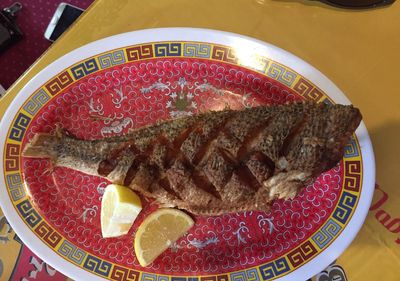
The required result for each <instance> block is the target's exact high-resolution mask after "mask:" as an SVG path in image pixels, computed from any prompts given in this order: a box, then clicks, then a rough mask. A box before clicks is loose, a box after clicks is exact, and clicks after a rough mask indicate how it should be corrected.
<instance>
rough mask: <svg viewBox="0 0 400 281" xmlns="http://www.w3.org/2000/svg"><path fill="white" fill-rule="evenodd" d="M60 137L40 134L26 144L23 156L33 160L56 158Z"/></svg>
mask: <svg viewBox="0 0 400 281" xmlns="http://www.w3.org/2000/svg"><path fill="white" fill-rule="evenodd" d="M60 141H61V138H60V136H59V135H57V134H56V135H50V134H44V133H39V134H36V135H35V136H34V137H33V138H32V140H31V141H30V142H29V143H27V144H26V146H25V148H24V150H23V152H22V156H24V157H31V158H52V159H53V158H55V157H56V156H57V153H56V147H57V145H58V144H59V143H60Z"/></svg>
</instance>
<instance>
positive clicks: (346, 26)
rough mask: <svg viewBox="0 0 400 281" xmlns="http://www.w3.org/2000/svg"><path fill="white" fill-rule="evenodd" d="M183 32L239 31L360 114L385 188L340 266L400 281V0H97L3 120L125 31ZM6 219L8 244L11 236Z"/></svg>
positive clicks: (5, 270)
mask: <svg viewBox="0 0 400 281" xmlns="http://www.w3.org/2000/svg"><path fill="white" fill-rule="evenodd" d="M177 26H178V27H183V26H184V27H202V28H211V29H219V30H224V31H230V32H235V33H240V34H244V35H248V36H251V37H254V38H257V39H260V40H263V41H265V42H269V43H272V44H274V45H276V46H279V47H280V48H283V49H285V50H287V51H289V52H291V53H293V54H295V55H297V56H299V57H300V58H302V59H304V60H306V61H307V62H309V63H310V64H312V65H313V66H315V67H316V68H318V69H319V70H320V71H321V72H323V73H324V74H325V75H326V76H328V77H329V78H330V79H331V80H332V81H333V82H334V83H335V84H336V85H337V86H338V87H339V88H341V89H342V90H343V91H344V92H345V93H346V95H347V97H348V98H349V99H350V100H351V101H352V102H353V103H354V104H356V105H357V106H358V107H359V108H360V109H361V111H362V113H363V116H364V122H365V123H366V126H367V128H368V131H369V133H370V136H371V139H372V142H373V146H374V150H375V156H376V166H377V181H378V182H379V183H380V187H379V188H378V189H377V190H376V193H375V196H374V202H373V206H372V210H371V211H370V213H369V215H368V218H367V221H366V223H365V225H364V227H363V228H362V230H361V232H360V233H359V235H358V236H357V238H356V240H355V241H354V242H353V243H352V245H351V246H350V247H349V248H348V249H347V250H346V251H345V253H344V254H343V255H342V256H341V257H340V258H339V259H338V260H337V262H336V264H338V265H340V266H341V268H343V270H344V271H345V274H346V276H347V279H348V280H386V281H390V280H393V281H395V280H396V281H397V280H399V278H400V217H399V216H400V207H399V205H398V203H399V199H398V198H400V191H399V189H398V185H399V184H398V182H399V181H398V178H399V176H398V175H399V172H398V171H400V153H399V152H400V148H399V145H398V144H399V143H400V95H399V93H398V92H399V90H398V88H399V87H398V80H397V79H398V78H397V75H398V73H399V71H398V67H399V65H400V52H399V50H400V36H399V35H400V32H399V27H400V2H399V1H397V2H396V3H394V4H393V5H392V6H390V7H385V8H379V9H372V10H361V11H354V10H342V9H337V8H332V7H329V6H326V5H324V4H321V3H319V2H315V1H294V0H282V1H278V0H275V1H266V0H234V1H232V0H213V1H212V0H202V1H187V0H152V1H140V0H119V1H111V0H98V1H96V2H95V3H94V4H93V5H92V6H91V7H90V8H89V9H88V11H87V12H86V13H84V14H83V16H82V17H81V18H80V19H79V20H78V21H77V22H76V23H75V24H74V25H73V26H72V27H71V29H70V30H69V31H68V32H66V33H65V34H64V35H63V36H62V37H61V38H60V39H59V40H58V41H57V42H56V43H54V44H53V45H52V47H51V48H50V49H49V50H48V51H47V52H46V53H45V54H44V55H43V56H42V57H41V58H40V59H39V60H38V61H37V62H36V63H35V64H34V65H33V66H32V67H31V68H30V69H29V70H28V71H27V72H26V73H25V74H24V75H23V76H22V77H21V78H20V79H19V80H18V81H17V82H16V83H15V84H14V85H13V86H12V87H11V88H10V89H9V90H8V92H7V94H6V96H5V97H4V98H3V99H2V100H1V101H0V118H1V116H2V115H3V114H4V112H5V110H6V108H7V106H8V104H9V103H10V102H11V101H12V99H13V98H15V96H16V95H17V94H18V92H19V90H20V89H21V88H22V87H23V86H24V85H25V84H26V83H27V82H28V81H29V79H31V78H32V77H33V76H34V75H35V74H37V73H38V72H39V71H40V70H41V69H43V68H44V67H45V66H47V65H48V64H49V63H51V62H52V61H54V60H55V59H57V58H59V57H60V56H62V55H63V54H66V53H67V52H69V51H71V50H73V49H75V48H77V47H79V46H82V45H84V44H86V43H89V42H91V41H94V40H97V39H100V38H104V37H107V36H110V35H114V34H118V33H122V32H127V31H133V30H138V29H145V28H155V27H177ZM1 217H2V215H1V214H0V238H1V236H7V235H8V236H10V233H8V232H7V229H6V228H7V225H6V224H4V223H2V220H1ZM7 245H9V246H8V247H11V246H10V245H12V243H9V244H7ZM0 247H2V244H1V243H0ZM4 247H5V246H4ZM4 247H3V248H0V249H1V251H0V260H1V259H5V258H4V254H3V253H5V249H4ZM7 251H8V250H7ZM11 252H12V250H11V251H10V252H9V253H10V255H9V256H8V258H10V256H11ZM13 254H14V253H13ZM10 266H11V265H7V264H4V261H3V262H2V264H0V280H8V278H9V276H10V274H11V273H10V270H12V269H10ZM341 268H340V267H338V266H333V267H332V268H330V269H329V270H328V271H327V272H326V273H323V274H322V275H320V276H319V277H317V278H316V279H317V280H342V279H334V275H335V274H337V276H340V270H341ZM1 269H2V270H1ZM1 272H2V273H1ZM329 274H330V275H331V277H329ZM323 275H324V276H323ZM327 278H330V279H327ZM337 278H339V277H337ZM27 280H30V279H27ZM343 280H344V279H343Z"/></svg>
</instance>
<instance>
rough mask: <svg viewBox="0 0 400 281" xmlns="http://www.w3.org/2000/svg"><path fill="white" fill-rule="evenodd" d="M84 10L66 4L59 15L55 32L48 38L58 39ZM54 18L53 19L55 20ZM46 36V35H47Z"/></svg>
mask: <svg viewBox="0 0 400 281" xmlns="http://www.w3.org/2000/svg"><path fill="white" fill-rule="evenodd" d="M83 12H84V10H81V9H79V8H76V7H74V6H70V5H65V6H64V9H63V11H62V13H61V15H60V16H59V17H58V20H57V24H56V25H55V26H52V27H54V30H53V32H52V33H51V35H50V37H48V39H49V40H50V41H56V40H57V39H58V37H60V36H61V34H63V33H64V31H66V30H67V28H68V27H69V26H70V25H71V24H73V23H74V21H75V20H77V19H78V18H79V16H80V15H81V14H82V13H83ZM53 20H54V17H53V19H52V20H51V21H52V22H53ZM45 37H46V36H45Z"/></svg>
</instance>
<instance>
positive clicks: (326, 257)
mask: <svg viewBox="0 0 400 281" xmlns="http://www.w3.org/2000/svg"><path fill="white" fill-rule="evenodd" d="M159 41H199V42H207V43H215V44H221V45H225V46H232V47H238V46H245V47H246V48H255V49H257V51H258V52H260V53H263V54H265V55H266V56H268V57H270V58H271V59H273V60H274V61H277V62H279V63H281V64H283V65H285V66H287V67H290V68H291V69H293V70H294V71H296V72H297V73H299V74H301V75H302V76H304V77H306V78H307V79H309V80H310V81H311V82H312V83H314V84H315V85H318V87H319V88H320V89H321V90H322V91H324V92H325V93H326V94H327V95H328V96H329V97H330V98H332V99H333V100H334V101H335V102H337V103H341V104H350V101H349V100H348V99H347V98H346V96H345V95H344V93H343V92H342V91H341V90H340V89H339V88H338V87H337V86H336V85H335V84H334V83H333V82H332V81H331V80H329V79H328V78H327V77H326V76H325V75H324V74H322V73H321V72H320V71H319V70H317V69H316V68H315V67H313V66H311V65H310V64H308V63H307V62H305V61H304V60H302V59H300V58H298V57H297V56H295V55H293V54H291V53H289V52H287V51H285V50H283V49H281V48H279V47H276V46H274V45H272V44H269V43H265V42H263V41H260V40H257V39H254V38H251V37H247V36H243V35H239V34H235V33H230V32H224V31H218V30H212V29H201V28H185V27H173V28H154V29H144V30H138V31H132V32H127V33H122V34H118V35H114V36H110V37H107V38H104V39H100V40H97V41H94V42H92V43H89V44H87V45H84V46H82V47H80V48H78V49H75V50H73V51H71V52H69V53H67V54H65V55H64V56H62V57H60V58H59V59H57V60H56V61H54V62H53V63H51V64H50V65H48V66H47V67H46V68H44V69H43V70H42V71H41V72H39V73H38V74H37V75H36V76H35V77H34V78H32V79H31V80H30V81H29V82H28V83H27V84H26V85H25V86H24V87H23V88H22V89H21V91H20V92H19V93H18V95H17V96H16V98H14V99H13V101H12V102H11V104H10V105H9V107H8V109H7V111H6V112H5V114H4V116H3V118H2V120H1V122H0V132H7V131H8V128H9V125H7V124H10V123H11V122H12V120H13V118H14V115H15V113H16V112H17V110H18V109H19V108H20V107H21V106H22V104H23V103H24V102H25V100H26V99H27V98H28V97H29V95H31V94H32V93H33V91H35V90H37V89H38V88H39V87H40V86H41V85H43V84H44V83H45V82H46V81H48V80H49V79H50V78H51V77H53V76H55V75H56V74H57V73H59V72H60V71H62V70H64V69H65V68H67V67H69V66H71V65H73V64H74V63H77V62H79V61H81V60H83V59H85V58H88V57H91V56H94V55H97V54H99V53H103V52H105V51H108V50H112V49H117V48H122V47H124V46H129V45H135V44H140V43H147V42H159ZM356 135H357V138H358V141H359V145H360V149H361V152H362V158H363V179H362V191H361V194H360V198H359V202H358V206H357V208H356V210H355V211H354V214H353V216H352V217H351V219H350V221H349V223H348V224H347V226H346V227H345V228H344V229H343V231H342V233H341V234H340V235H339V237H337V238H336V239H335V240H334V241H333V242H332V243H331V245H329V246H328V247H327V248H326V249H325V250H324V251H322V252H321V253H319V254H318V256H316V257H314V258H313V259H311V260H310V261H309V262H307V263H305V264H304V265H302V266H301V267H299V268H298V269H296V270H294V271H292V272H290V273H288V274H287V275H285V276H283V277H281V278H279V279H276V280H279V281H289V280H302V279H304V280H305V279H307V278H311V277H312V276H314V275H316V274H318V273H319V272H320V271H321V270H323V269H324V268H325V267H327V266H328V265H329V264H330V263H331V262H332V261H334V260H335V259H336V258H337V257H339V256H340V255H341V254H342V253H343V251H344V250H345V249H346V248H347V247H348V246H349V245H350V243H351V242H352V241H353V239H354V238H355V237H356V235H357V233H358V232H359V230H360V229H361V227H362V225H363V223H364V220H365V218H366V216H367V213H368V209H369V206H370V204H371V201H372V195H373V190H374V185H375V159H374V153H373V148H372V144H371V140H370V138H369V135H368V132H367V129H366V127H365V125H364V123H363V122H362V123H361V124H360V126H359V127H358V129H357V131H356ZM5 141H6V134H1V135H0V147H1V148H0V149H1V156H2V158H1V159H3V157H4V151H3V149H2V148H3V147H4V143H5ZM0 171H4V167H3V162H2V161H0ZM2 173H3V172H2ZM0 186H3V187H5V186H6V185H5V181H4V176H1V177H0ZM7 199H9V197H8V193H7V190H6V189H5V188H0V206H1V208H2V210H3V212H4V214H5V216H6V217H7V219H8V221H9V223H10V224H11V227H12V228H13V229H14V230H15V232H16V233H17V235H18V236H19V237H20V238H21V240H22V241H23V242H24V243H25V244H26V245H27V246H28V247H29V248H30V249H31V250H32V251H33V252H34V253H35V254H37V255H38V256H39V257H40V258H41V259H43V260H44V261H45V262H46V263H48V264H49V265H51V266H53V267H54V268H55V269H57V270H58V271H60V272H61V273H63V274H64V275H66V276H69V277H71V278H73V279H75V280H82V279H83V280H106V279H104V278H102V277H99V276H97V275H95V274H93V273H90V272H88V271H86V270H84V269H82V268H80V267H78V266H75V265H74V264H72V263H70V262H68V261H67V260H65V259H64V258H62V257H61V256H59V255H58V254H57V253H56V252H55V251H53V250H52V249H51V248H49V247H48V246H47V245H46V244H44V242H42V241H41V240H40V239H39V238H38V237H37V236H36V235H35V234H34V233H33V232H32V231H31V230H30V229H29V228H28V227H27V226H26V225H25V223H24V222H23V221H22V220H21V218H20V217H19V215H18V213H17V212H16V210H15V209H14V207H13V205H12V202H11V201H10V200H7Z"/></svg>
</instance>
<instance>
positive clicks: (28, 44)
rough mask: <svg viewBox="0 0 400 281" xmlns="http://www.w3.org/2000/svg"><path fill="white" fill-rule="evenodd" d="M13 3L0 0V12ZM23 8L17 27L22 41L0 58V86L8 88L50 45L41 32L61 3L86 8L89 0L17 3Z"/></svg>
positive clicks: (26, 0)
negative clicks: (22, 35)
mask: <svg viewBox="0 0 400 281" xmlns="http://www.w3.org/2000/svg"><path fill="white" fill-rule="evenodd" d="M16 1H17V0H0V9H3V8H5V7H9V6H11V5H12V4H13V3H14V2H16ZM18 2H20V3H21V4H22V6H23V8H22V10H21V11H20V12H19V13H18V18H17V21H16V22H17V25H18V26H19V27H20V28H21V30H23V32H24V37H23V38H22V40H20V41H19V42H17V43H16V44H14V45H13V46H12V47H10V48H8V49H7V50H6V51H4V52H3V53H2V54H1V55H0V84H1V85H2V86H3V87H4V88H5V89H7V88H9V87H10V86H11V85H12V83H14V82H15V80H17V79H18V77H20V76H21V75H22V74H23V73H24V71H25V70H27V69H28V68H29V67H30V66H31V65H32V64H33V63H34V62H35V60H36V59H37V58H39V57H40V56H41V55H42V54H43V52H44V51H46V49H47V48H48V47H49V46H50V45H51V42H50V41H49V40H47V39H46V38H44V32H45V30H46V28H47V25H48V24H49V22H50V20H51V18H52V17H53V14H54V12H55V11H56V9H57V7H58V5H59V4H60V3H61V2H65V3H69V4H71V5H74V6H77V7H80V8H82V9H87V8H88V7H89V5H90V4H91V3H92V2H93V0H34V1H33V0H18Z"/></svg>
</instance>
